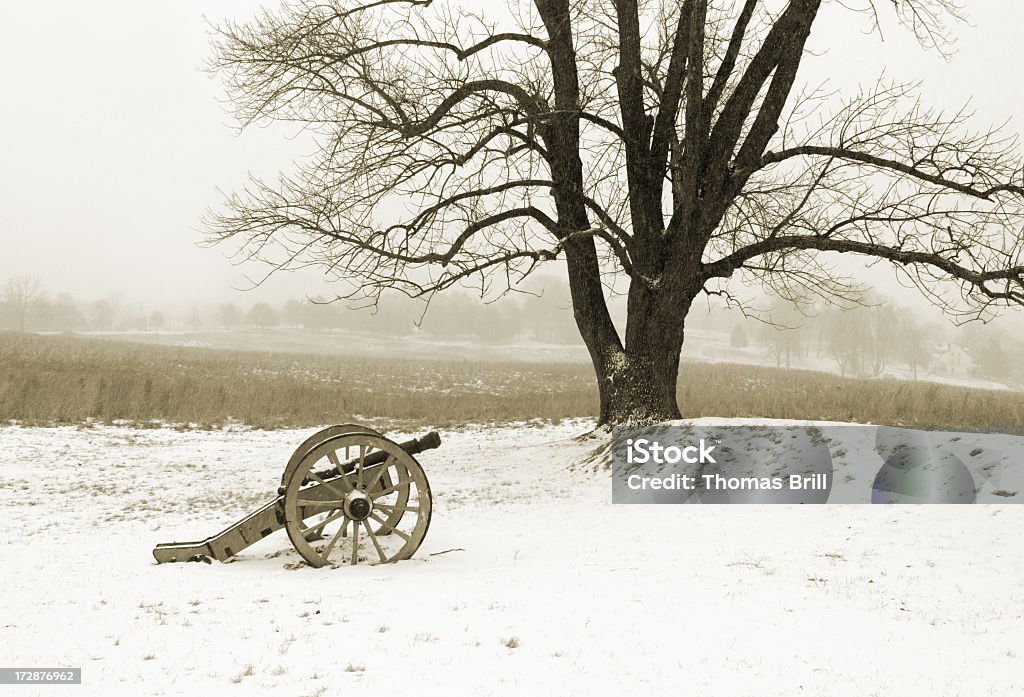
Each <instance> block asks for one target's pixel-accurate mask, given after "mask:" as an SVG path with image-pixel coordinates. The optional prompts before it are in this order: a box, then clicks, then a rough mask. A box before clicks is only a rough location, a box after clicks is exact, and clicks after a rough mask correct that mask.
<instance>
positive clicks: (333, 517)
mask: <svg viewBox="0 0 1024 697" xmlns="http://www.w3.org/2000/svg"><path fill="white" fill-rule="evenodd" d="M343 515H345V511H338V512H337V513H334V514H332V515H329V516H327V517H326V518H324V519H323V520H321V521H319V522H317V523H314V524H313V525H310V526H309V527H308V528H299V532H300V533H301V534H303V535H305V534H306V533H308V532H309V531H311V530H316V529H317V528H322V527H323V526H325V525H327V524H328V523H333V522H334V521H336V520H337V519H338V518H341V517H342V516H343Z"/></svg>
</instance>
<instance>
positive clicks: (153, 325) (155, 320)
mask: <svg viewBox="0 0 1024 697" xmlns="http://www.w3.org/2000/svg"><path fill="white" fill-rule="evenodd" d="M164 324H166V321H165V320H164V316H163V314H162V313H161V312H160V310H153V314H151V315H150V316H149V328H150V329H160V328H161V327H163V326H164Z"/></svg>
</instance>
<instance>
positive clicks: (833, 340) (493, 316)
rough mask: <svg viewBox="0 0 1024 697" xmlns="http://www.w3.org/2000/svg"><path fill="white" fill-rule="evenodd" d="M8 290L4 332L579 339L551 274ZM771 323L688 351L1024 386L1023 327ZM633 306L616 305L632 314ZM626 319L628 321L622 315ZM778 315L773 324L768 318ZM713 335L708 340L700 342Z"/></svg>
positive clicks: (897, 312)
mask: <svg viewBox="0 0 1024 697" xmlns="http://www.w3.org/2000/svg"><path fill="white" fill-rule="evenodd" d="M0 287H2V293H0V331H3V330H7V331H16V332H17V331H25V332H153V331H170V330H174V331H197V332H198V331H211V330H217V331H230V330H235V329H253V328H256V329H278V328H292V329H301V330H305V331H312V332H328V331H333V330H345V331H355V332H367V333H371V334H376V335H380V336H389V337H407V336H413V335H415V336H421V337H425V338H438V339H445V340H452V341H466V342H475V343H496V344H514V343H516V342H521V341H533V342H542V343H549V344H578V343H579V342H580V337H579V334H578V333H577V330H576V325H575V322H574V321H573V315H572V305H571V302H570V300H569V292H568V288H567V287H565V285H564V282H559V281H555V280H554V279H550V280H549V283H548V287H546V288H545V289H543V290H541V289H540V288H538V289H537V291H536V292H535V293H532V294H531V293H517V294H512V295H509V296H506V297H503V298H501V299H499V300H497V301H495V302H489V303H488V302H484V301H483V300H481V299H480V298H479V297H477V296H474V295H471V294H470V293H469V292H467V291H465V290H462V289H453V290H451V291H449V292H446V293H441V294H438V295H436V296H435V297H434V298H433V299H432V300H431V301H430V302H429V304H428V303H425V302H423V301H420V300H412V299H409V298H406V297H404V296H401V295H397V294H392V295H387V296H384V297H382V298H381V299H380V301H379V303H378V304H377V305H376V306H373V307H352V306H351V304H350V303H346V302H344V301H336V302H328V299H327V298H322V297H321V298H312V299H309V298H303V299H297V298H293V299H289V300H286V301H284V302H282V303H279V304H271V303H266V302H255V303H251V304H244V303H240V302H228V303H222V304H219V305H217V304H211V305H206V306H195V307H193V308H191V309H189V310H187V311H184V312H182V311H178V312H171V311H167V310H164V311H162V310H160V309H155V310H154V309H146V310H142V309H140V308H139V307H138V306H133V305H131V304H129V303H125V302H122V301H119V300H118V299H116V298H108V299H101V300H96V301H90V302H82V301H79V300H76V299H75V298H73V297H71V296H70V295H68V294H67V293H61V294H58V295H56V296H53V297H51V296H50V295H49V294H48V293H46V292H45V290H44V289H43V288H42V287H41V286H40V284H39V283H38V282H36V281H34V280H32V279H30V278H26V277H15V278H12V279H9V280H7V281H6V283H4V284H3V285H2V286H0ZM767 300H768V302H769V304H771V305H773V307H772V309H771V310H770V312H768V313H763V314H761V315H760V321H759V320H758V319H753V318H752V317H749V316H745V315H744V314H743V313H741V312H739V311H738V310H736V309H732V308H728V307H726V306H725V305H724V304H723V303H722V302H720V301H718V299H717V298H711V299H710V300H709V301H707V302H703V301H702V302H701V303H697V304H695V305H694V308H693V309H692V310H691V311H690V314H689V315H688V316H687V318H686V331H687V342H686V344H684V347H683V352H684V356H685V355H687V352H688V351H694V350H695V347H696V350H697V351H700V350H704V351H710V352H712V354H713V355H714V357H715V360H732V361H738V362H750V359H751V358H756V359H757V362H762V361H765V360H768V361H770V362H773V363H774V364H775V365H776V366H777V367H785V368H788V367H792V368H807V367H812V368H815V369H819V370H829V371H831V370H835V371H836V372H838V373H839V374H840V375H843V376H849V377H856V378H865V377H880V376H883V375H886V374H892V373H893V372H894V369H896V370H897V371H906V376H907V377H911V376H912V377H914V378H917V377H918V375H919V374H924V375H933V376H944V377H970V378H981V379H986V380H992V381H997V382H1000V383H1004V384H1007V385H1011V386H1021V385H1024V362H1021V361H1017V360H1014V358H1015V357H1016V356H1019V355H1021V354H1022V353H1024V342H1022V340H1021V338H1019V337H1020V336H1021V333H1020V332H1013V331H1011V330H1009V329H1008V328H1007V325H1006V324H991V325H983V324H980V323H977V322H975V323H971V324H969V325H966V326H964V327H959V328H958V327H954V326H952V325H951V324H950V323H949V322H948V321H943V320H942V319H941V318H939V317H937V316H936V315H931V316H929V317H922V316H920V314H919V313H916V312H914V311H912V310H910V309H908V308H905V307H901V306H900V305H898V304H897V303H895V302H893V301H892V300H891V299H887V298H884V297H881V296H875V298H874V300H873V301H871V302H870V304H869V305H867V306H860V307H854V308H852V309H841V308H839V307H837V306H835V305H830V304H827V303H823V302H818V303H817V304H816V305H811V306H807V307H804V308H803V310H802V311H798V310H797V309H796V308H795V307H794V306H793V305H792V304H790V303H788V302H785V301H782V300H781V299H778V298H775V299H772V298H768V299H767ZM621 305H622V303H618V304H613V306H612V307H613V310H615V309H619V310H621V309H622V308H621ZM619 319H621V318H619ZM763 320H769V321H763ZM701 333H704V334H705V336H703V337H702V336H700V335H701ZM707 334H713V335H716V336H721V337H722V338H723V339H725V340H727V342H728V343H727V344H726V345H725V348H727V349H730V350H732V352H733V354H732V355H727V356H723V355H719V353H720V351H719V349H718V348H717V347H716V344H715V342H711V344H710V345H705V346H701V341H704V342H707Z"/></svg>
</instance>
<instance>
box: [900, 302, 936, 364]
mask: <svg viewBox="0 0 1024 697" xmlns="http://www.w3.org/2000/svg"><path fill="white" fill-rule="evenodd" d="M935 339H936V330H935V329H934V328H929V327H928V326H926V325H925V324H923V323H922V322H920V321H918V320H917V318H915V317H914V315H913V313H911V312H909V311H907V310H901V311H899V312H898V313H897V318H896V340H895V342H894V346H893V348H894V352H895V354H896V357H897V358H898V359H899V360H900V361H902V362H903V363H905V364H906V366H907V368H909V369H910V370H911V372H912V373H913V377H914V380H917V375H918V370H920V369H922V368H927V367H928V366H929V364H930V363H931V355H932V346H933V345H934V343H935Z"/></svg>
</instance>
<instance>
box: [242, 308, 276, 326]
mask: <svg viewBox="0 0 1024 697" xmlns="http://www.w3.org/2000/svg"><path fill="white" fill-rule="evenodd" d="M278 321H279V319H278V316H277V310H275V309H274V308H272V307H271V306H270V305H268V304H267V303H256V304H255V305H253V306H252V307H251V308H250V309H249V311H248V312H247V313H245V323H246V324H250V325H252V326H254V327H260V328H263V327H276V326H277V324H278Z"/></svg>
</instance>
